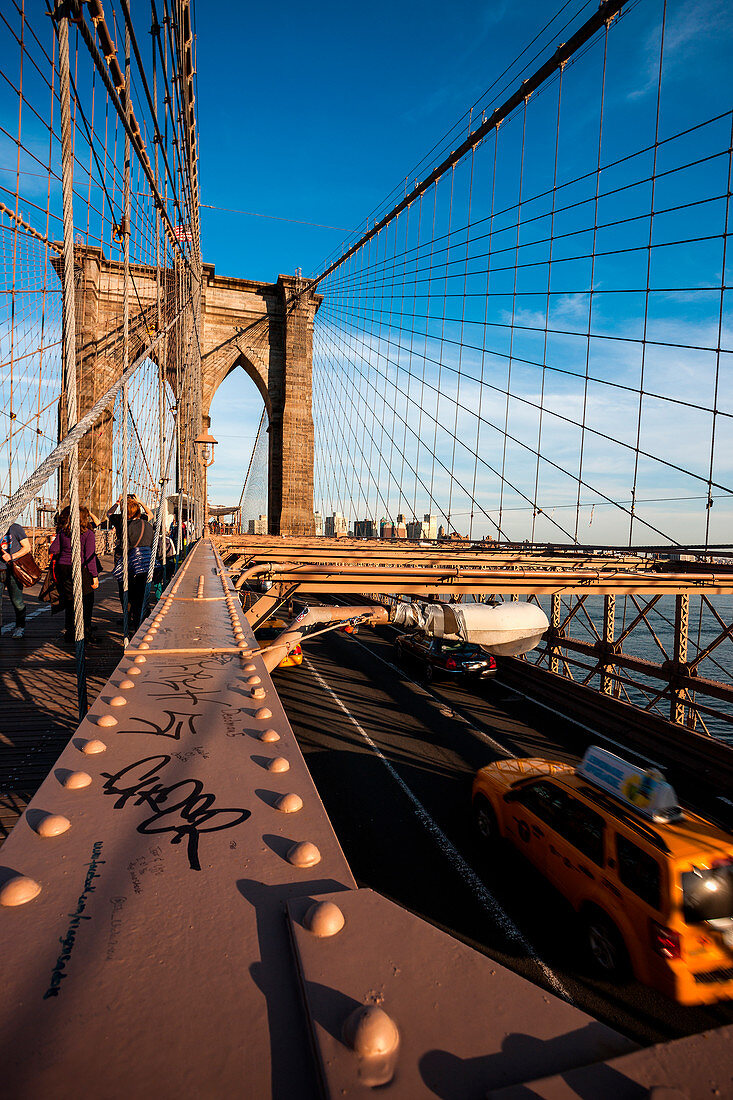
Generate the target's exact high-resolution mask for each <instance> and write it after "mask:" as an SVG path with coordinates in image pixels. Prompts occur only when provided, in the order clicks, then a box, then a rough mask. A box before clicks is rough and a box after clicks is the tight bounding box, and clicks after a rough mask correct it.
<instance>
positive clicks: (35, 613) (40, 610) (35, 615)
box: [3, 604, 51, 634]
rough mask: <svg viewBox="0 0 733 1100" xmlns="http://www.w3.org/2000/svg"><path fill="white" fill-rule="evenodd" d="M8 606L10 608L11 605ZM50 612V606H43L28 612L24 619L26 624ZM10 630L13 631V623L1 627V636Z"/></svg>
mask: <svg viewBox="0 0 733 1100" xmlns="http://www.w3.org/2000/svg"><path fill="white" fill-rule="evenodd" d="M10 606H11V607H12V606H13V605H12V604H11V605H10ZM50 610H51V605H50V604H49V605H48V606H46V605H45V604H44V606H43V607H39V608H37V609H36V610H35V611H31V612H29V613H28V614H27V615H26V617H25V621H26V622H28V621H29V620H30V619H37V618H38V616H39V615H42V614H43V613H44V611H50ZM11 630H15V623H14V622H13V623H8V625H7V626H4V627H3V634H9V633H10V631H11Z"/></svg>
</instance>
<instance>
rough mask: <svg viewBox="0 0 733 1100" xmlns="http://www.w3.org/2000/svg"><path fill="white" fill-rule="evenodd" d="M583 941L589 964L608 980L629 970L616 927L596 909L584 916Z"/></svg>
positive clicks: (625, 953) (622, 943) (624, 949)
mask: <svg viewBox="0 0 733 1100" xmlns="http://www.w3.org/2000/svg"><path fill="white" fill-rule="evenodd" d="M585 939H586V944H587V947H588V953H589V955H590V959H591V962H592V963H593V965H594V967H595V969H596V970H598V971H600V972H601V973H602V974H605V975H606V976H607V977H609V978H620V977H622V976H623V975H624V974H625V973H626V972H627V970H628V968H629V956H628V954H627V952H626V946H625V944H624V941H623V936H622V935H621V933H620V932H619V930H618V928H617V927H616V925H615V924H614V923H613V921H612V920H611V919H610V917H607V916H606V915H605V913H602V912H601V911H600V910H598V909H591V910H589V911H588V912H587V913H586V915H585Z"/></svg>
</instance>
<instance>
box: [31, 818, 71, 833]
mask: <svg viewBox="0 0 733 1100" xmlns="http://www.w3.org/2000/svg"><path fill="white" fill-rule="evenodd" d="M70 828H71V822H70V821H69V819H68V817H64V815H63V814H44V815H43V817H42V818H41V819H40V820H39V821H38V822H37V823H36V824H35V825H34V826H33V831H34V832H36V833H38V835H39V836H42V837H52V836H61V834H62V833H65V832H66V830H67V829H70Z"/></svg>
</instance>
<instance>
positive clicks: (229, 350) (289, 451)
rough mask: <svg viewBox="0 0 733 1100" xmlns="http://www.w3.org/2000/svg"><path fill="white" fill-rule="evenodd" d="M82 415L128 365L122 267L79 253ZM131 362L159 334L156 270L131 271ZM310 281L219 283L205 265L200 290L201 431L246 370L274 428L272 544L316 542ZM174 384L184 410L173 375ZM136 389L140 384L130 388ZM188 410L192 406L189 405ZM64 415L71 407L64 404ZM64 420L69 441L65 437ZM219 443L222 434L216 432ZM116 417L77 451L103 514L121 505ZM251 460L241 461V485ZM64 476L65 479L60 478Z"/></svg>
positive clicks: (164, 285) (171, 309)
mask: <svg viewBox="0 0 733 1100" xmlns="http://www.w3.org/2000/svg"><path fill="white" fill-rule="evenodd" d="M74 261H75V284H76V316H77V375H78V384H77V390H78V402H79V410H78V415H79V416H81V415H83V414H84V413H85V412H86V411H87V410H88V409H89V408H91V406H92V405H93V404H94V401H95V400H97V398H98V397H99V396H100V395H101V394H102V393H103V392H104V391H105V390H106V389H107V388H108V387H109V386H110V385H111V383H112V382H113V381H114V380H115V379H116V378H118V377H119V374H120V371H121V366H120V364H121V361H122V356H121V352H120V346H121V334H122V264H121V263H120V262H119V261H110V260H107V259H105V257H104V255H103V254H102V251H101V249H99V248H89V247H79V246H77V247H76V248H75V255H74ZM131 274H132V278H133V279H134V293H131V294H130V323H129V332H130V338H129V345H130V347H129V361H130V362H132V361H133V360H134V359H135V357H136V356H137V355H139V354H140V352H141V351H142V350H144V348H145V346H146V344H147V343H148V342H149V334H150V333H154V332H155V330H156V313H157V305H156V302H157V282H156V269H155V268H154V267H144V266H140V265H131ZM175 284H176V279H175V277H174V273H173V272H168V271H164V272H162V276H161V280H160V285H161V293H162V295H163V315H164V317H165V316H167V317H172V316H174V315H175V310H176V308H177V307H176V305H175V300H174V299H175ZM304 286H305V284H304V281H303V280H302V279H299V278H298V277H294V276H286V275H281V276H280V277H279V278H278V280H277V282H276V283H262V282H253V281H252V280H249V279H234V278H227V277H225V276H221V275H217V274H216V272H215V270H214V267H213V265H211V264H204V265H203V269H202V286H201V387H202V392H201V395H200V405H199V404H198V402H193V404H196V405H197V406H198V407H200V408H201V411H202V417H203V424H201V425H191V426H190V430H195V432H196V434H198V432H200V431H201V429H202V427H203V426H204V425H208V424H210V418H209V413H210V409H211V402H212V400H213V398H214V394H215V393H216V391H217V389H218V387H219V386H220V385H221V383H222V382H223V381H224V379H225V378H226V377H227V376H228V375H229V374H230V373H231V371H233V370H235V369H236V368H238V367H241V368H243V369H244V370H245V371H246V373H247V374H248V375H249V377H250V378H251V379H252V380H253V381H254V383H255V385H256V386H257V389H258V391H259V393H260V395H261V397H262V400H263V402H264V404H265V409H266V411H267V416H268V421H269V428H268V431H269V463H268V465H269V470H268V473H269V478H268V482H269V501H268V526H269V531H270V533H271V534H282V535H302V536H310V535H313V534H315V529H314V519H313V413H312V355H313V319H314V317H315V314H316V310H317V309H318V306H319V305H320V302H321V297H320V296H319V295H317V294H314V293H313V292H312V291H310V290H306V289H304ZM166 368H167V369H166V377H167V379H168V382H169V384H170V385H171V388H172V390H173V392H174V395H175V397H176V399H177V400H178V394H177V393H176V392H175V390H176V379H175V374H174V372H172V371H171V370H170V369H168V364H166ZM131 386H134V378H133V381H132V382H131ZM188 404H189V405H190V404H191V402H189V403H188ZM62 406H63V402H62ZM64 419H65V418H64V417H63V416H62V418H61V431H62V432H63V431H64V429H65V423H64ZM212 429H213V432H214V435H216V425H215V424H214V425H212ZM112 448H113V424H112V416H111V411H110V412H109V413H108V414H106V415H105V417H104V418H103V419H102V421H101V422H100V423H98V424H97V425H96V427H95V428H94V429H93V430H92V431H91V432H90V433H88V435H87V436H86V437H85V439H84V440H82V442H81V444H80V447H79V464H80V479H81V485H80V497H81V500H82V501H86V502H88V503H89V505H90V507H91V508H92V510H93V511H94V512H96V513H97V514H99V513H100V512H101V511H102V510H103V509H105V508H107V507H109V505H110V504H111V502H112V499H113V498H114V495H116V488H115V487H114V486H112V466H113V462H112V457H113V456H112ZM248 459H249V454H247V453H246V451H245V450H244V448H242V451H241V466H242V477H243V478H244V473H245V470H246V467H247V461H248ZM62 476H63V475H62Z"/></svg>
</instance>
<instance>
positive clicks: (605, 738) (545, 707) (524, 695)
mask: <svg viewBox="0 0 733 1100" xmlns="http://www.w3.org/2000/svg"><path fill="white" fill-rule="evenodd" d="M392 629H393V630H395V629H396V627H392ZM398 633H399V631H398ZM349 641H350V642H355V643H356V645H360V646H361V647H362V649H365V650H366V651H367V653H369V654H371V656H372V657H376V659H377V660H378V661H381V662H382V664H385V665H387V667H388V668H391V669H392V670H393V671H394V672H396V673H397V674H398V675H399V676H402V677H403V678H404V679H405V680H409V682H410V683H411V684H415V686H416V687H418V688H419V687H421V685H420V684H418V683H417V681H416V680H413V679H412V678H411V677H410V676H407V675H406V673H405V672H404V671H403V670H402V669H401V668H398V667H397V665H394V664H392V662H391V661H387V660H386V659H385V658H384V657H380V655H379V654H378V653H375V652H374V650H373V649H371V648H370V647H369V646H367V645H364V643H363V642H360V641H359V639H358V638H355V637H354V636H353V634H352V635H351V636H350V637H349ZM499 683H500V684H501V685H502V687H503V688H504V690H505V691H510V692H512V693H513V695H514V697H515V698H516V696H521V697H522V698H523V699H527V700H528V702H530V703H534V704H535V706H538V707H542V709H543V710H547V711H549V712H550V714H554V715H556V716H557V717H558V718H563V719H564V720H565V721H566V722H572V724H573V725H574V726H577V727H578V729H581V730H585V732H586V733H589V734H590V735H591V737H593V738H595V739H596V740H599V741H607V742H608V744H609V745H615V747H616V748H617V749H620V750H621V752H622V753H624V752H626V753H628V752H632V753H633V754H634V756H637V757H638V758H639V760H643V761H644V762H645V763H647V764H651V766H652V767H654V768H658V769H659V770H660V771H662V772H664V771H667V769H666V768H665V766H664V765H663V764H660V763H659V762H658V761H656V760H652V759H651V757H649V756H645V755H644V753H643V752H639V751H638V750H637V749H632V748H630V747H629V746H628V745H622V744H621V742H620V741H616V740H615V739H614V738H613V737H609V736H608V734H606V733H601V732H600V731H599V730H597V729H592V728H591V726H586V725H585V723H584V722H579V721H578V719H577V718H571V717H570V716H569V715H567V714H563V712H562V711H560V710H556V708H555V707H551V706H550V705H549V704H548V703H542V702H541V701H540V700H539V699H535V698H534V696H532V695H528V694H527V693H526V692H525V691H520V690H519V688H515V687H512V688H507V687H506V685H505V684H504V683H503V682H502V680H501V679H500V680H499ZM422 690H423V691H424V693H425V695H427V696H430V698H432V699H435V700H436V703H439V705H441V706H445V703H443V701H442V700H440V699H439V697H438V696H436V695H433V694H432V692H429V691H425V689H424V688H422ZM513 701H514V699H513V698H512V695H510V696H509V699H508V702H513ZM455 717H456V718H460V719H461V720H462V721H464V722H465V723H466V725H467V726H468V728H469V729H470V730H471V731H472V732H473V733H475V734H476V736H477V737H480V738H481V739H482V740H484V741H486V742H488V744H490V745H491V746H492V748H494V749H496V751H497V752H501V753H503V754H504V756H506V757H507V758H509V759H514V753H512V752H509V751H508V750H507V749H506V748H505V747H504V745H501V744H499V742H498V741H494V739H493V738H492V737H489V735H488V733H484V732H483V730H480V729H478V728H477V727H476V726H474V725H473V724H472V723H471V722H469V721H468V719H467V718H464V717H463V715H460V714H456V715H455Z"/></svg>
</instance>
